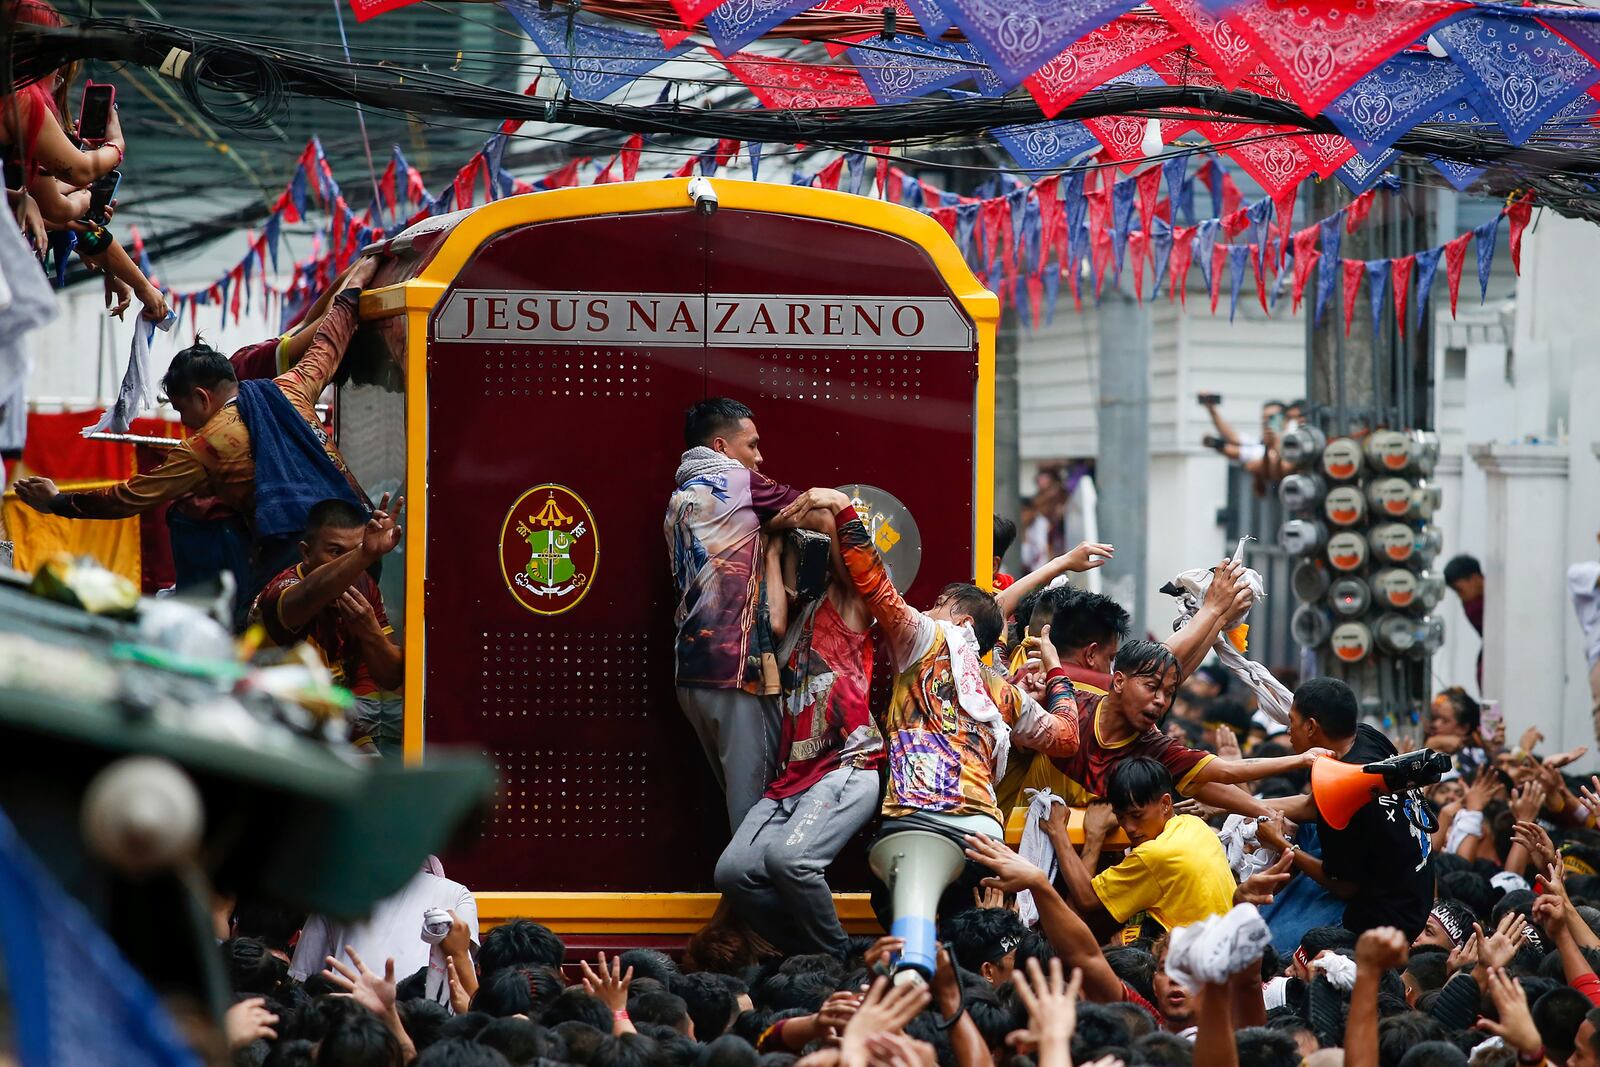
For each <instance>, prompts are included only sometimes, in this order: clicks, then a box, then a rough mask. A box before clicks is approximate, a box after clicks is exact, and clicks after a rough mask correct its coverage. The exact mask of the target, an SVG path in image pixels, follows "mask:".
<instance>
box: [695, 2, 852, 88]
mask: <svg viewBox="0 0 1600 1067" xmlns="http://www.w3.org/2000/svg"><path fill="white" fill-rule="evenodd" d="M715 6H716V5H715V4H713V5H712V7H715ZM706 51H707V52H710V53H711V57H712V58H713V59H722V62H723V63H724V65H726V66H727V68H728V71H729V73H731V74H732V75H733V76H734V77H735V78H738V79H739V80H740V81H742V82H744V84H745V86H746V87H747V88H748V89H749V90H750V92H751V94H752V95H753V96H754V97H755V98H756V99H757V100H760V101H761V103H762V104H763V105H764V106H766V107H769V108H772V109H774V110H779V111H787V110H804V109H806V108H817V107H866V106H869V105H871V104H875V103H877V101H876V100H874V99H873V98H872V94H871V93H869V92H868V91H867V83H866V81H865V80H864V79H863V78H862V77H861V75H860V74H859V73H858V72H857V71H856V70H855V69H854V68H851V67H826V66H821V65H819V64H816V63H791V62H788V61H786V60H782V59H777V58H774V57H772V56H759V55H755V54H753V53H750V52H740V53H739V54H738V55H733V56H728V57H727V58H725V59H723V57H722V56H720V55H719V54H718V53H717V51H716V50H715V49H712V48H708V49H706Z"/></svg>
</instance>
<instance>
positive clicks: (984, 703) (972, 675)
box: [939, 619, 1011, 782]
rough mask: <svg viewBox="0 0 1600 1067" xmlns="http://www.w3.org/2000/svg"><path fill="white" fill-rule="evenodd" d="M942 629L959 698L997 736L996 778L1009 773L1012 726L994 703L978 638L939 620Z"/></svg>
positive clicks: (969, 632) (965, 629)
mask: <svg viewBox="0 0 1600 1067" xmlns="http://www.w3.org/2000/svg"><path fill="white" fill-rule="evenodd" d="M939 632H940V633H942V634H944V644H945V648H946V650H948V651H949V653H950V674H951V676H952V678H953V679H954V681H955V683H956V699H957V701H958V702H959V703H960V705H961V710H962V711H964V712H966V713H967V715H968V717H970V718H972V719H974V720H976V721H978V722H981V723H983V724H984V725H985V726H987V727H988V728H989V732H990V733H992V734H993V735H994V780H995V781H997V782H998V781H999V780H1000V779H1002V778H1004V777H1005V776H1006V760H1007V758H1008V757H1009V756H1010V754H1011V727H1010V725H1009V724H1007V722H1006V720H1005V717H1004V716H1002V715H1001V714H1000V709H999V708H997V707H995V706H994V697H992V696H990V695H989V686H988V685H987V683H986V682H985V680H984V679H985V677H986V676H985V675H984V673H983V662H982V660H980V659H979V658H978V657H979V655H980V653H979V650H978V639H977V637H975V636H974V635H973V633H972V627H971V626H970V625H968V626H957V625H956V624H955V623H953V622H945V621H944V620H942V619H941V620H939Z"/></svg>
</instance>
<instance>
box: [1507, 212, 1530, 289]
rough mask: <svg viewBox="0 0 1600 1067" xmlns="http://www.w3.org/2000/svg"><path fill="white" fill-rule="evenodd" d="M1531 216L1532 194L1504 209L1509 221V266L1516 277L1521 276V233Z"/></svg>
mask: <svg viewBox="0 0 1600 1067" xmlns="http://www.w3.org/2000/svg"><path fill="white" fill-rule="evenodd" d="M1532 215H1533V194H1532V193H1528V194H1527V195H1525V196H1520V197H1518V198H1517V199H1516V200H1513V201H1512V202H1511V205H1510V206H1509V207H1507V208H1506V218H1508V219H1510V220H1511V232H1510V240H1511V266H1512V269H1514V270H1515V271H1516V272H1517V276H1518V277H1521V276H1522V231H1523V230H1526V229H1527V228H1528V219H1529V218H1530V217H1532Z"/></svg>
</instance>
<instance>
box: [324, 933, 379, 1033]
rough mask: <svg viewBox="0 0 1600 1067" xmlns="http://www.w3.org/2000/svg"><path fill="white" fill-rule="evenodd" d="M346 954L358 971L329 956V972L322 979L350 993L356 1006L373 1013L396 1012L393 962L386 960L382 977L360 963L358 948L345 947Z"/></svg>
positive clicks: (327, 970)
mask: <svg viewBox="0 0 1600 1067" xmlns="http://www.w3.org/2000/svg"><path fill="white" fill-rule="evenodd" d="M344 951H345V955H347V956H349V957H350V962H351V963H353V964H355V968H354V969H351V968H350V966H349V965H347V964H343V963H340V962H339V961H338V960H336V959H334V958H333V957H332V956H329V957H327V964H328V966H327V969H326V970H324V971H323V972H322V974H323V976H324V977H325V978H327V979H328V981H329V982H332V983H333V985H334V986H335V987H337V988H338V989H340V990H342V991H344V992H346V993H349V994H350V995H351V996H352V997H354V998H355V1002H356V1003H357V1004H359V1005H361V1006H362V1007H363V1008H366V1009H367V1010H368V1011H370V1012H372V1014H374V1015H378V1016H384V1015H388V1014H389V1013H390V1012H391V1011H393V1010H394V1003H395V996H396V993H395V981H394V960H393V959H388V960H385V961H384V966H383V974H382V975H381V976H380V975H378V974H375V973H374V972H373V971H371V970H369V969H368V968H367V965H366V964H365V963H363V962H361V957H360V955H358V954H357V953H356V950H355V949H353V948H351V947H350V946H349V945H346V946H345V947H344Z"/></svg>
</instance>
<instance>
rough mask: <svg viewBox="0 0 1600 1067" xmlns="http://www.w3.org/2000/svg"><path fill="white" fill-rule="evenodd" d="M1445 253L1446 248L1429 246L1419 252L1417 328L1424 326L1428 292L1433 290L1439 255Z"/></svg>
mask: <svg viewBox="0 0 1600 1067" xmlns="http://www.w3.org/2000/svg"><path fill="white" fill-rule="evenodd" d="M1442 255H1444V248H1443V247H1442V246H1441V247H1439V248H1429V249H1426V250H1424V251H1421V252H1418V253H1417V296H1416V302H1417V328H1418V329H1421V328H1422V319H1423V316H1424V315H1426V314H1427V308H1428V294H1429V293H1431V292H1433V275H1434V273H1435V272H1436V271H1437V270H1438V269H1439V257H1440V256H1442Z"/></svg>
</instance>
